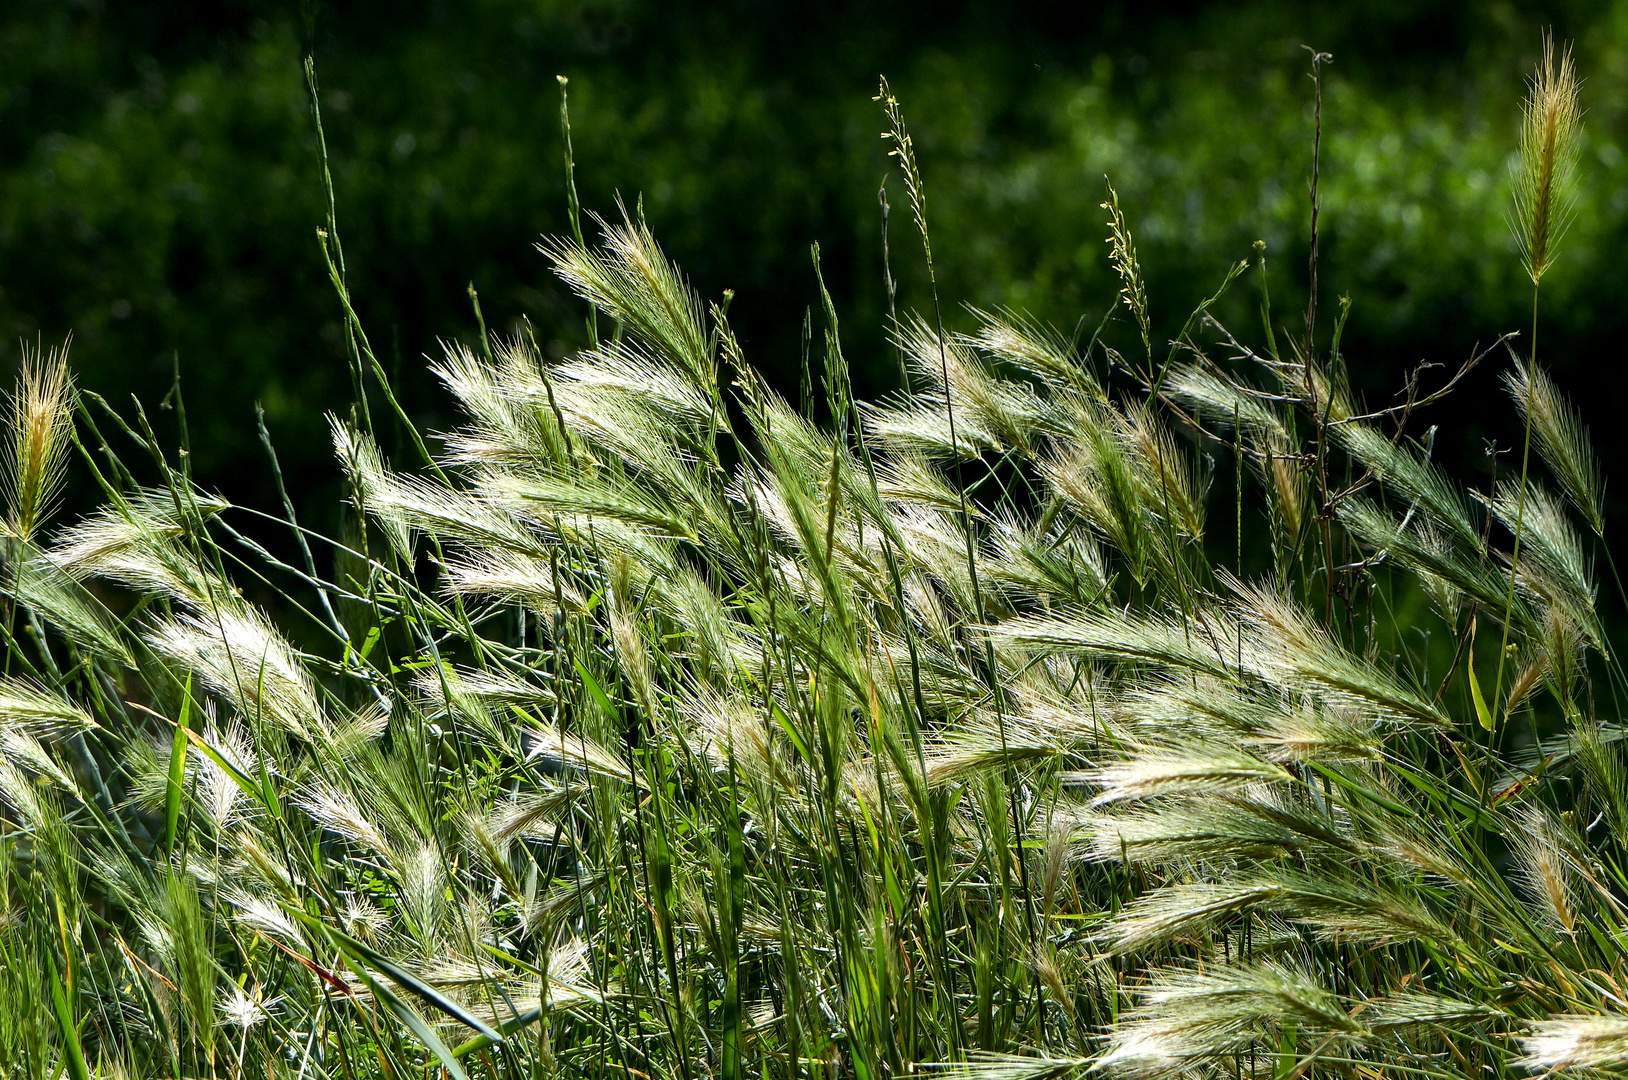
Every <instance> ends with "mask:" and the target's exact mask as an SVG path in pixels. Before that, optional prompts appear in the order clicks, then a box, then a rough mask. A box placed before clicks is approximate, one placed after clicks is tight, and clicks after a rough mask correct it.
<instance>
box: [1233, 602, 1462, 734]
mask: <svg viewBox="0 0 1628 1080" xmlns="http://www.w3.org/2000/svg"><path fill="white" fill-rule="evenodd" d="M1224 574H1225V572H1224V571H1223V575H1224ZM1231 584H1232V585H1233V587H1234V593H1235V596H1236V598H1237V599H1236V603H1235V612H1236V615H1237V617H1238V619H1239V620H1240V621H1241V622H1242V624H1243V626H1244V627H1245V633H1244V635H1243V637H1242V639H1241V640H1242V641H1243V648H1242V649H1241V650H1240V651H1241V653H1242V666H1243V667H1244V668H1245V669H1246V670H1249V671H1251V672H1252V673H1254V674H1256V675H1258V676H1259V677H1261V678H1263V679H1266V680H1267V681H1269V682H1271V683H1273V684H1274V685H1277V686H1280V687H1283V688H1284V689H1286V690H1289V691H1290V692H1294V693H1309V694H1313V695H1315V696H1317V697H1318V698H1320V699H1321V700H1324V701H1327V702H1330V703H1333V704H1335V705H1348V706H1352V707H1355V708H1358V709H1376V708H1377V709H1378V710H1380V711H1381V715H1385V716H1387V717H1394V718H1398V719H1410V720H1422V721H1424V722H1425V723H1427V724H1439V725H1442V726H1446V725H1448V724H1450V723H1451V721H1450V720H1449V718H1448V717H1447V716H1446V714H1445V713H1444V712H1443V711H1442V709H1441V707H1440V706H1439V705H1438V704H1437V703H1435V702H1434V701H1431V700H1430V699H1429V698H1427V697H1425V696H1424V694H1423V693H1422V692H1420V691H1419V690H1417V689H1415V688H1414V687H1411V686H1408V685H1406V684H1405V683H1404V682H1402V681H1401V680H1400V679H1398V678H1397V677H1396V676H1395V675H1393V674H1391V673H1390V672H1388V671H1385V670H1383V669H1382V668H1380V667H1379V666H1378V665H1376V664H1373V663H1372V662H1370V661H1369V660H1367V659H1366V658H1364V657H1362V656H1360V655H1358V654H1356V653H1353V652H1351V651H1350V650H1348V649H1346V648H1345V647H1343V646H1342V645H1341V644H1340V642H1339V641H1337V640H1336V639H1335V638H1334V637H1333V636H1332V635H1331V634H1330V633H1329V632H1328V631H1327V630H1325V629H1324V628H1323V627H1320V626H1318V625H1317V624H1316V623H1315V622H1314V621H1313V620H1312V617H1311V616H1310V614H1309V613H1308V612H1307V611H1306V610H1305V609H1304V608H1302V607H1300V606H1299V605H1297V604H1294V603H1293V602H1291V601H1288V600H1286V599H1285V598H1284V597H1283V596H1281V595H1280V594H1279V593H1278V591H1277V590H1276V589H1274V588H1273V587H1272V586H1271V585H1269V584H1260V585H1255V586H1245V585H1242V584H1241V583H1238V582H1236V581H1234V582H1232V583H1231Z"/></svg>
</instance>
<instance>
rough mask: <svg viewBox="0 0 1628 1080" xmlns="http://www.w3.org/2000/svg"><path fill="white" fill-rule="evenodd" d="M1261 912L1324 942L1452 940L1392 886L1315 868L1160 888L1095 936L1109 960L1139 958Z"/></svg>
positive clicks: (1417, 904) (1439, 924) (1267, 871)
mask: <svg viewBox="0 0 1628 1080" xmlns="http://www.w3.org/2000/svg"><path fill="white" fill-rule="evenodd" d="M1261 907H1270V908H1271V910H1273V911H1274V912H1276V913H1278V914H1279V915H1281V916H1283V917H1285V918H1288V919H1290V920H1292V921H1294V922H1297V923H1302V924H1305V925H1307V926H1310V927H1313V928H1315V930H1316V932H1317V933H1318V935H1319V936H1321V937H1323V938H1325V939H1327V940H1336V939H1344V940H1348V941H1367V942H1394V941H1416V940H1421V939H1422V940H1427V941H1431V942H1433V943H1448V944H1450V943H1452V942H1454V941H1456V938H1457V935H1456V933H1455V932H1454V931H1453V929H1452V927H1451V926H1449V925H1448V924H1447V923H1446V922H1444V921H1443V920H1442V919H1441V918H1439V917H1438V916H1437V915H1435V914H1434V913H1433V912H1431V911H1430V910H1429V909H1428V908H1427V907H1425V906H1424V905H1423V904H1421V903H1420V902H1419V901H1418V900H1417V899H1415V898H1413V897H1410V896H1407V895H1406V894H1405V893H1404V892H1402V891H1400V890H1398V889H1396V888H1395V887H1394V886H1388V887H1377V886H1376V885H1374V884H1373V883H1371V882H1368V881H1364V880H1362V879H1361V878H1356V879H1349V878H1345V877H1343V876H1341V875H1338V874H1334V873H1330V872H1327V871H1324V870H1322V869H1321V868H1319V870H1318V871H1315V872H1310V873H1308V872H1302V871H1297V870H1290V869H1287V868H1283V869H1277V868H1262V869H1261V870H1258V871H1256V872H1254V873H1252V874H1250V875H1248V876H1244V877H1241V878H1239V879H1236V880H1227V881H1220V882H1192V883H1186V884H1181V883H1178V884H1171V885H1167V886H1165V887H1163V888H1159V889H1154V890H1151V891H1149V892H1147V893H1145V894H1143V895H1142V896H1141V897H1139V898H1138V899H1137V900H1136V901H1134V902H1133V903H1131V904H1130V905H1128V906H1127V907H1126V908H1124V909H1123V910H1122V911H1121V912H1119V913H1118V914H1117V915H1115V916H1114V917H1113V919H1111V920H1110V921H1109V922H1108V923H1107V924H1106V925H1105V926H1104V927H1103V929H1102V931H1101V932H1100V933H1101V937H1102V940H1104V941H1105V942H1107V943H1108V944H1109V946H1110V947H1111V948H1112V950H1113V951H1114V952H1115V953H1118V954H1126V953H1140V952H1144V951H1146V950H1149V949H1152V948H1154V947H1156V946H1159V945H1162V944H1164V943H1166V942H1169V941H1171V940H1172V939H1175V938H1178V937H1188V938H1191V937H1192V936H1194V935H1195V934H1199V933H1202V932H1205V931H1207V930H1208V928H1209V927H1210V926H1211V925H1212V924H1214V923H1215V922H1216V921H1217V920H1218V919H1221V918H1224V917H1226V916H1230V915H1233V914H1236V913H1238V912H1243V911H1247V910H1250V909H1254V908H1261Z"/></svg>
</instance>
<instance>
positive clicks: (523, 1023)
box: [452, 1005, 543, 1058]
mask: <svg viewBox="0 0 1628 1080" xmlns="http://www.w3.org/2000/svg"><path fill="white" fill-rule="evenodd" d="M542 1018H543V1008H542V1006H541V1005H539V1006H536V1007H535V1008H531V1009H527V1010H526V1011H525V1012H523V1013H521V1014H520V1015H519V1016H516V1017H514V1018H513V1019H511V1020H505V1021H504V1022H503V1023H502V1024H501V1025H499V1027H498V1031H500V1032H502V1033H503V1037H504V1038H508V1037H509V1036H510V1035H513V1034H514V1033H515V1032H517V1031H519V1030H520V1029H521V1028H524V1027H530V1026H531V1025H532V1024H535V1023H536V1022H537V1021H539V1020H541V1019H542ZM491 1045H492V1040H491V1039H488V1038H487V1037H486V1036H485V1035H476V1036H475V1037H474V1038H472V1039H470V1040H469V1041H468V1042H466V1043H460V1044H459V1045H458V1046H455V1047H453V1050H452V1056H453V1057H458V1058H461V1057H467V1056H469V1055H470V1054H472V1053H474V1052H475V1051H476V1050H480V1049H483V1048H485V1047H488V1046H491Z"/></svg>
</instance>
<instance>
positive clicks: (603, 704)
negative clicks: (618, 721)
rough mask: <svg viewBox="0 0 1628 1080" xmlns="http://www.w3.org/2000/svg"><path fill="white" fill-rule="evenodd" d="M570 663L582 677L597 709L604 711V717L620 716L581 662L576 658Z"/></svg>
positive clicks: (618, 711)
mask: <svg viewBox="0 0 1628 1080" xmlns="http://www.w3.org/2000/svg"><path fill="white" fill-rule="evenodd" d="M571 663H572V665H573V666H575V667H576V669H577V674H578V675H581V676H582V684H583V685H584V686H586V687H587V688H588V693H589V694H591V695H592V696H593V699H594V700H595V701H596V702H598V703H599V707H600V708H601V709H603V710H605V715H606V716H612V717H614V716H618V715H620V710H618V709H617V708H616V706H615V705H614V704H612V703H611V699H610V697H609V696H607V695H606V693H605V691H603V690H601V689H600V688H599V683H598V681H597V680H596V679H595V678H594V677H593V676H592V675H590V674H588V669H587V668H585V667H583V666H582V661H581V660H578V659H577V658H576V657H572V658H571Z"/></svg>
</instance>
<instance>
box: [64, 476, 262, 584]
mask: <svg viewBox="0 0 1628 1080" xmlns="http://www.w3.org/2000/svg"><path fill="white" fill-rule="evenodd" d="M225 509H227V504H226V503H225V502H224V501H222V500H220V499H218V498H215V497H213V496H210V495H206V494H204V493H202V492H196V491H195V492H191V493H189V494H188V496H187V498H186V501H185V502H184V503H183V504H182V505H180V506H177V501H176V496H175V495H174V494H172V493H171V492H169V491H164V490H159V489H142V490H138V491H135V492H132V493H130V494H128V495H125V496H123V497H122V498H121V500H120V502H119V503H118V504H117V505H114V506H107V507H104V508H102V509H101V510H98V511H97V512H96V513H94V514H91V515H89V516H88V517H86V518H85V519H83V520H82V521H79V522H77V523H75V524H74V525H71V526H69V527H68V528H66V529H63V530H62V531H61V532H60V533H58V534H57V535H56V537H55V538H54V542H53V543H52V545H51V547H50V548H49V549H47V550H46V552H45V558H46V559H47V560H48V561H49V562H50V563H52V564H53V565H55V566H56V567H57V568H58V569H60V570H62V571H63V572H65V573H66V574H67V575H68V576H69V577H71V578H73V579H74V580H76V581H83V580H85V579H86V578H90V577H98V578H103V579H105V580H108V581H114V582H118V583H119V584H121V585H125V586H127V587H129V588H132V589H137V590H139V591H142V592H151V593H158V594H161V595H164V596H168V597H169V598H170V599H172V600H178V601H180V602H181V603H183V604H187V605H189V606H191V607H194V608H200V607H204V606H207V605H208V604H209V603H211V602H212V598H214V597H218V596H221V595H227V594H230V593H231V592H232V587H231V586H230V585H228V584H227V583H226V582H223V581H221V580H220V579H219V577H218V575H217V574H216V573H215V571H214V570H213V569H212V568H210V567H207V566H204V565H203V564H201V563H200V562H199V561H198V558H197V555H196V554H195V553H194V551H192V550H189V549H188V547H187V545H186V544H184V543H183V542H182V541H183V540H184V539H185V538H186V537H187V536H188V534H189V533H190V532H193V531H195V529H196V527H197V526H198V525H199V524H200V522H199V520H197V519H198V518H210V517H214V516H216V515H218V514H220V513H221V512H222V511H224V510H225Z"/></svg>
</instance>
